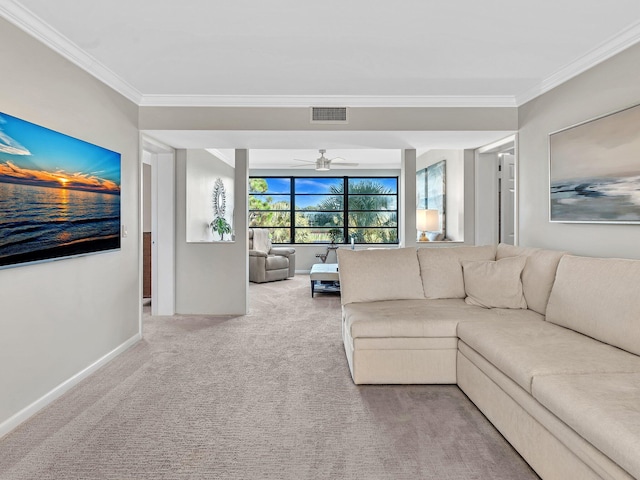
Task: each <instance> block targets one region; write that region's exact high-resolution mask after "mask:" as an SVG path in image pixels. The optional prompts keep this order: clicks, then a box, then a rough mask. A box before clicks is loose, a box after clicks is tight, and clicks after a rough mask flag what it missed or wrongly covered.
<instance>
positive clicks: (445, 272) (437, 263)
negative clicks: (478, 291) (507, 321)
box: [418, 245, 496, 299]
mask: <svg viewBox="0 0 640 480" xmlns="http://www.w3.org/2000/svg"><path fill="white" fill-rule="evenodd" d="M495 259H496V247H495V245H487V246H482V247H445V248H419V249H418V261H419V262H420V274H421V276H422V286H423V289H424V296H425V297H426V298H432V299H436V298H464V297H466V296H467V295H466V293H465V291H464V278H463V276H462V265H461V264H460V262H461V261H462V260H495Z"/></svg>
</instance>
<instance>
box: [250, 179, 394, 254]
mask: <svg viewBox="0 0 640 480" xmlns="http://www.w3.org/2000/svg"><path fill="white" fill-rule="evenodd" d="M258 178H264V179H265V180H268V179H270V178H278V179H288V180H289V182H290V191H289V193H281V192H271V193H251V190H250V189H248V190H249V196H252V195H256V196H257V195H273V196H289V199H290V201H289V210H251V209H249V216H250V215H251V213H252V212H260V211H269V212H289V223H290V226H289V227H273V226H264V225H255V226H254V227H250V228H269V229H271V228H277V229H288V230H289V239H290V241H289V242H283V243H277V242H274V244H277V245H327V244H330V243H331V242H330V241H326V242H308V243H306V242H305V243H300V242H296V236H295V235H296V229H297V228H300V229H305V228H314V227H297V226H296V218H295V217H296V213H300V212H305V211H307V210H296V196H314V195H315V196H319V195H326V196H327V197H331V196H336V195H339V194H335V193H332V194H329V193H317V192H316V193H296V179H318V178H333V179H336V180H341V181H342V189H343V191H342V210H309V211H308V212H311V213H338V212H339V213H342V218H343V225H342V226H340V227H331V228H336V229H340V230H342V232H343V241H342V242H335V243H336V244H337V245H348V244H350V243H351V237H350V236H349V230H351V229H358V230H367V229H371V230H373V229H380V228H384V229H388V230H395V231H396V241H395V242H394V243H390V242H387V243H371V242H360V241H354V243H355V244H356V245H399V243H400V241H399V235H400V217H399V213H400V208H399V207H400V205H399V201H400V193H399V184H400V179H399V177H397V176H392V175H381V176H370V175H354V176H349V175H342V176H322V177H317V176H309V175H304V176H303V175H255V176H254V175H252V176H250V177H249V181H251V180H252V179H258ZM359 179H364V180H374V181H375V180H377V179H380V180H393V181H394V182H395V193H367V194H359V193H353V194H352V193H350V192H349V180H359ZM351 195H353V196H358V195H363V196H381V197H384V196H394V197H396V202H395V207H396V208H395V209H394V210H350V209H349V197H350V196H351ZM369 212H385V213H390V214H395V217H396V226H395V227H376V226H366V227H363V226H351V225H349V214H351V213H369ZM315 228H327V227H315Z"/></svg>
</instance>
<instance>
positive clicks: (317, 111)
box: [311, 107, 348, 123]
mask: <svg viewBox="0 0 640 480" xmlns="http://www.w3.org/2000/svg"><path fill="white" fill-rule="evenodd" d="M311 123H348V120H347V107H311Z"/></svg>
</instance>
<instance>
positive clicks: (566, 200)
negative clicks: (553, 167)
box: [550, 175, 640, 223]
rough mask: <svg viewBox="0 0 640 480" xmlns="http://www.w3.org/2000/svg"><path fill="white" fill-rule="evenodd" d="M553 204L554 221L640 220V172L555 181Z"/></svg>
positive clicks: (552, 188) (630, 221) (552, 193)
mask: <svg viewBox="0 0 640 480" xmlns="http://www.w3.org/2000/svg"><path fill="white" fill-rule="evenodd" d="M550 207H551V220H552V221H567V222H572V221H574V222H621V223H626V222H629V223H635V222H640V175H632V176H624V177H612V178H587V179H584V178H583V179H579V180H558V181H555V182H553V183H552V184H551V205H550Z"/></svg>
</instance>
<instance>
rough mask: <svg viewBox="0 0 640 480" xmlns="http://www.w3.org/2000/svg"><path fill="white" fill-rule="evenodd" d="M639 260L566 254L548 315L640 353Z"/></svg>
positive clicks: (552, 293) (560, 322)
mask: <svg viewBox="0 0 640 480" xmlns="http://www.w3.org/2000/svg"><path fill="white" fill-rule="evenodd" d="M638 286H640V260H625V259H619V258H588V257H577V256H573V255H565V256H564V257H562V259H561V260H560V264H559V265H558V271H557V273H556V281H555V283H554V284H553V289H552V290H551V295H550V297H549V304H548V305H547V318H546V319H547V321H549V322H551V323H555V324H556V325H560V326H562V327H566V328H570V329H571V330H575V331H576V332H580V333H582V334H584V335H588V336H590V337H592V338H595V339H596V340H600V341H601V342H604V343H608V344H609V345H613V346H615V347H618V348H622V349H623V350H626V351H628V352H631V353H635V354H636V355H640V291H639V290H638Z"/></svg>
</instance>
